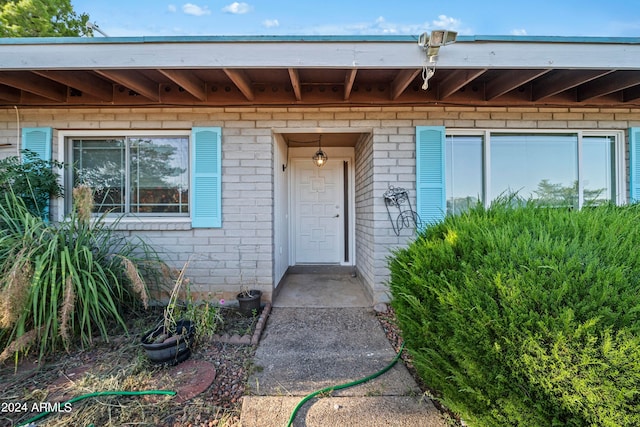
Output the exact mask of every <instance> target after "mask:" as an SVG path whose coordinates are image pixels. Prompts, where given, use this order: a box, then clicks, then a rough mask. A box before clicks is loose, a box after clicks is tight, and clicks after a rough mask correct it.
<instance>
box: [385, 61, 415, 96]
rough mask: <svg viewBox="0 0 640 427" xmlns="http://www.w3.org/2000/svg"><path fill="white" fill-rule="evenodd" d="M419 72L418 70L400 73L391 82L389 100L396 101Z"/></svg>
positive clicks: (407, 70)
mask: <svg viewBox="0 0 640 427" xmlns="http://www.w3.org/2000/svg"><path fill="white" fill-rule="evenodd" d="M420 71H421V70H420V69H419V68H418V69H406V70H402V71H400V72H399V73H398V74H397V75H396V77H395V78H394V79H393V81H392V82H391V99H392V100H396V99H398V97H399V96H400V95H402V92H404V90H405V89H406V88H407V86H409V85H410V84H411V82H412V81H413V80H414V79H415V78H416V77H417V76H418V74H420Z"/></svg>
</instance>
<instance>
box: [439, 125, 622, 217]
mask: <svg viewBox="0 0 640 427" xmlns="http://www.w3.org/2000/svg"><path fill="white" fill-rule="evenodd" d="M492 134H501V135H504V134H559V135H561V134H564V135H568V134H575V135H576V136H577V138H578V147H577V156H578V208H579V209H582V207H583V206H584V183H583V179H582V178H581V177H582V174H583V159H582V157H583V156H582V142H583V138H584V137H585V136H586V137H613V138H614V142H613V145H614V148H615V153H612V158H613V159H614V161H613V165H614V167H615V171H614V176H615V183H614V185H615V196H614V197H615V200H614V202H615V204H617V205H621V204H624V203H625V202H626V200H627V159H626V145H625V131H624V130H615V129H611V130H602V129H593V130H590V129H586V130H585V129H558V128H553V129H551V128H550V129H521V128H514V129H500V128H491V129H473V128H469V129H465V128H455V129H454V128H445V139H446V137H448V136H479V137H481V139H482V193H483V194H482V196H483V201H482V202H483V204H484V206H485V207H489V205H490V204H491V201H492V200H494V199H495V197H496V196H497V195H493V194H491V191H490V189H491V174H490V173H489V171H490V170H491V169H490V168H491V135H492ZM445 185H446V182H445Z"/></svg>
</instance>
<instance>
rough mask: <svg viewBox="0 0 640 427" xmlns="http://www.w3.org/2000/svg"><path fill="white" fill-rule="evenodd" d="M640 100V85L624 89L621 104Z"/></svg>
mask: <svg viewBox="0 0 640 427" xmlns="http://www.w3.org/2000/svg"><path fill="white" fill-rule="evenodd" d="M636 99H640V85H639V86H634V87H632V88H629V89H626V90H625V91H624V92H623V93H622V102H631V101H635V100H636Z"/></svg>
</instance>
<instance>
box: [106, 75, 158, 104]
mask: <svg viewBox="0 0 640 427" xmlns="http://www.w3.org/2000/svg"><path fill="white" fill-rule="evenodd" d="M95 72H96V73H98V74H99V75H101V76H102V77H104V78H106V79H109V80H112V81H114V82H116V83H118V84H119V85H121V86H124V87H126V88H128V89H130V90H132V91H134V92H136V93H137V94H139V95H142V96H144V97H145V98H147V99H149V100H151V101H154V102H159V101H160V85H159V84H158V83H156V82H154V81H152V80H150V79H148V78H147V77H145V76H143V75H142V74H140V73H138V72H137V71H135V70H126V71H124V70H95Z"/></svg>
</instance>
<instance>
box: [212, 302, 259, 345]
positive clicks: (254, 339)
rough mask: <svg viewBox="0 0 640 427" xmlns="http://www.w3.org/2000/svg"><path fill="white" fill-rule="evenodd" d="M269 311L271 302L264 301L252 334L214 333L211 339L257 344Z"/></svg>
mask: <svg viewBox="0 0 640 427" xmlns="http://www.w3.org/2000/svg"><path fill="white" fill-rule="evenodd" d="M269 313H271V303H266V305H265V306H264V308H263V309H262V313H260V317H258V321H257V322H256V329H255V330H254V331H253V335H248V334H245V335H242V336H240V335H238V334H234V335H231V336H229V334H223V335H219V334H215V335H214V336H213V341H217V342H222V343H228V344H239V345H258V342H260V335H262V331H263V329H264V327H265V325H266V323H267V318H268V317H269Z"/></svg>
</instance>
